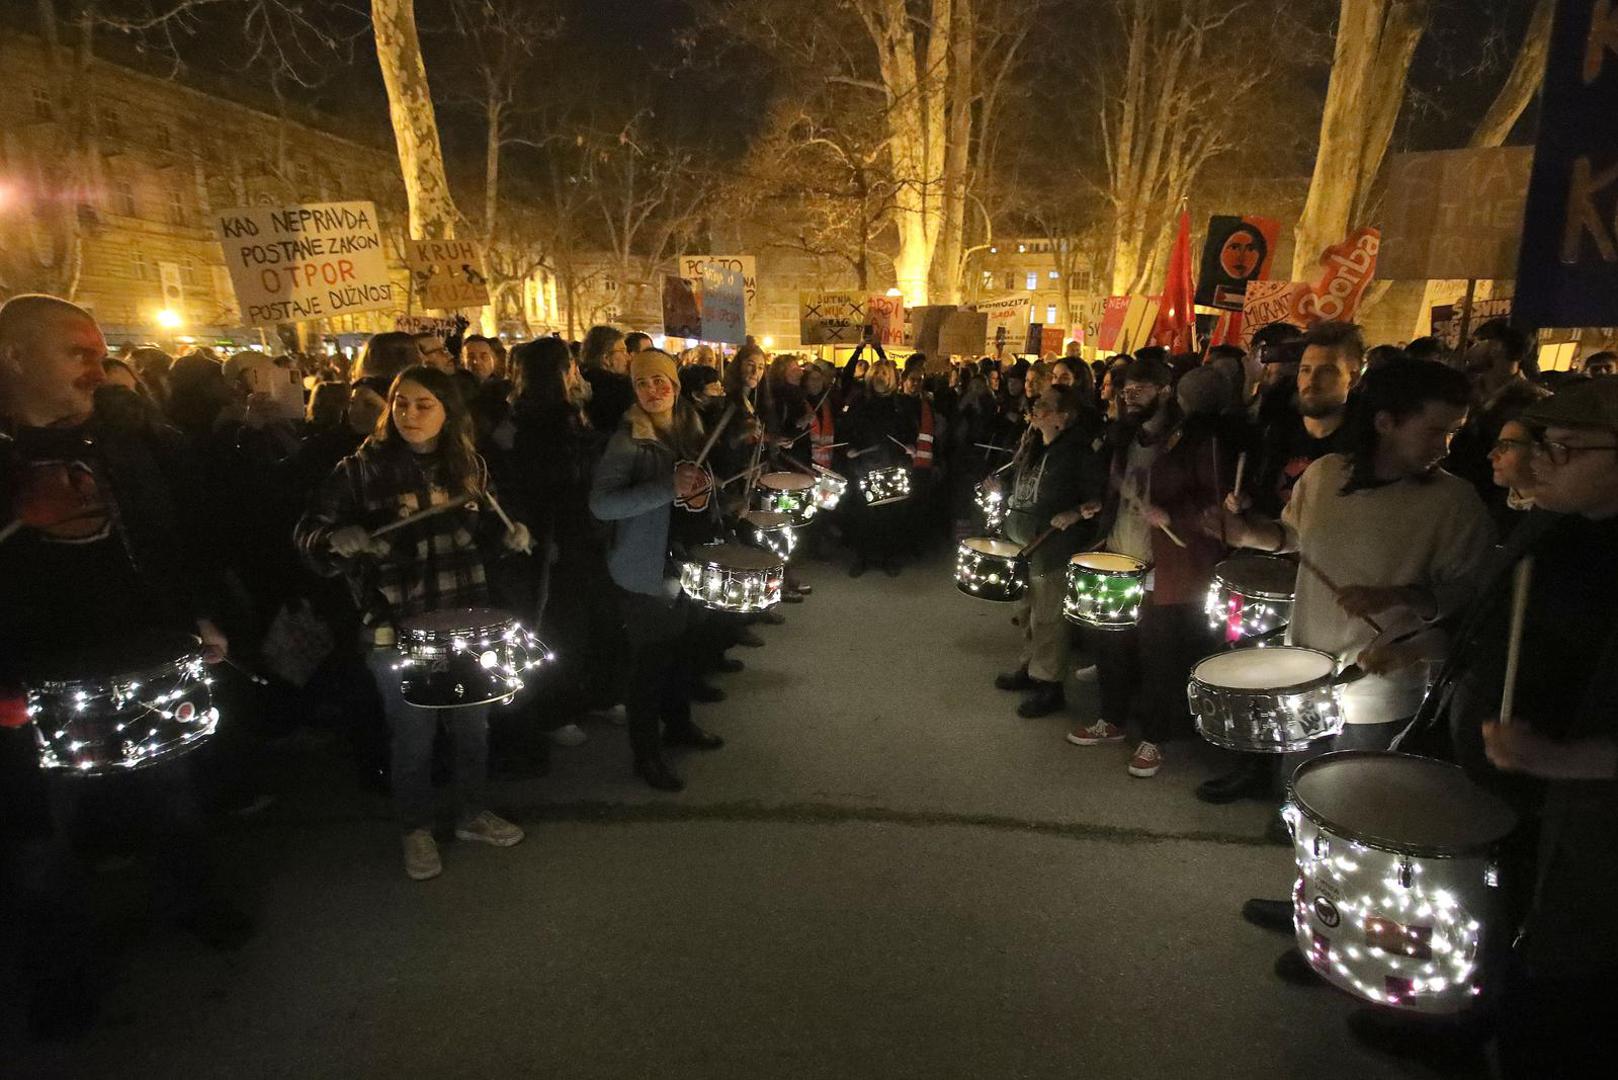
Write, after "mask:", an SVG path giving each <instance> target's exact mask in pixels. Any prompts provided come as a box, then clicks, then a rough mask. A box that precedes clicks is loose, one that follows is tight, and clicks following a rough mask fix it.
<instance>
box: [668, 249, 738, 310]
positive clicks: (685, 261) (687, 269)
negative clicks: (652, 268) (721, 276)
mask: <svg viewBox="0 0 1618 1080" xmlns="http://www.w3.org/2000/svg"><path fill="white" fill-rule="evenodd" d="M674 263H675V266H676V267H677V268H678V275H679V276H680V277H683V278H690V279H691V280H692V281H697V280H699V279H701V277H702V268H703V267H704V266H706V265H708V264H713V265H716V266H722V267H724V268H725V269H727V270H735V271H737V272H738V273H740V274H741V275H742V287H743V288H744V289H745V290H746V292H747V323H748V325H750V326H756V325H758V260H757V259H755V258H754V257H753V256H751V255H681V256H680V257H679V258H678V259H676V260H674Z"/></svg>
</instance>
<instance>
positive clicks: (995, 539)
mask: <svg viewBox="0 0 1618 1080" xmlns="http://www.w3.org/2000/svg"><path fill="white" fill-rule="evenodd" d="M974 540H988V541H990V542H992V543H996V544H1006V545H1009V546H1010V547H1011V548H1012V549H1013V550H1012V552H1011V554H1009V555H1001V554H999V553H998V552H993V551H979V550H978V549H977V548H967V550H969V551H971V552H972V553H973V554H974V555H982V556H984V557H985V558H989V559H1004V560H1006V561H1007V562H1016V561H1017V560H1018V559H1021V558H1023V557H1024V556H1023V553H1022V545H1021V544H1018V543H1016V542H1014V541H1011V540H1007V539H1006V538H1005V537H1003V536H963V537H961V541H960V543H959V544H957V545H956V548H955V551H956V554H959V553H960V550H961V548H963V547H966V546H967V545H968V544H970V543H971V542H972V541H974Z"/></svg>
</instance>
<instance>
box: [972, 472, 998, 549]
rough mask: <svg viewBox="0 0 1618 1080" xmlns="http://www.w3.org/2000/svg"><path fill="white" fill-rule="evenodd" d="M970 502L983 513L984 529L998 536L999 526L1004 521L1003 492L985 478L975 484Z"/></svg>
mask: <svg viewBox="0 0 1618 1080" xmlns="http://www.w3.org/2000/svg"><path fill="white" fill-rule="evenodd" d="M972 502H973V503H974V504H975V505H976V506H977V508H978V510H979V511H981V512H982V514H983V528H984V530H985V531H986V532H988V533H990V534H991V535H994V536H999V535H1000V529H1001V527H1002V526H1003V525H1005V523H1006V496H1005V493H1004V492H1003V491H1001V490H1000V489H999V488H998V487H996V486H995V485H993V484H991V483H989V482H988V481H987V480H985V481H984V482H983V483H981V484H979V485H978V486H977V490H976V492H975V493H974V494H973V496H972Z"/></svg>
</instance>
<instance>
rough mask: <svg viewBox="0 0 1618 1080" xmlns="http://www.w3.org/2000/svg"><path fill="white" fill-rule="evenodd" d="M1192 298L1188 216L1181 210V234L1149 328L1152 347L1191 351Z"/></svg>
mask: <svg viewBox="0 0 1618 1080" xmlns="http://www.w3.org/2000/svg"><path fill="white" fill-rule="evenodd" d="M1191 297H1192V290H1191V214H1190V212H1189V211H1186V210H1181V211H1180V231H1179V232H1178V233H1177V234H1176V235H1175V237H1174V250H1173V251H1172V252H1170V253H1169V273H1168V277H1167V278H1166V279H1165V280H1164V282H1163V297H1162V299H1161V300H1160V301H1159V303H1158V308H1157V324H1156V325H1155V326H1153V327H1152V342H1153V343H1154V344H1157V345H1167V346H1168V348H1169V351H1170V352H1176V353H1184V352H1190V351H1191V349H1192V347H1193V344H1194V342H1195V340H1196V334H1195V333H1194V330H1195V328H1196V322H1197V317H1196V312H1195V311H1193V310H1192V307H1191Z"/></svg>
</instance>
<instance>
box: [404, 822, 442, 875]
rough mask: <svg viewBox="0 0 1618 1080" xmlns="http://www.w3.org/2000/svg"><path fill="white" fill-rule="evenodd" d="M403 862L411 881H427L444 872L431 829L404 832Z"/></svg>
mask: <svg viewBox="0 0 1618 1080" xmlns="http://www.w3.org/2000/svg"><path fill="white" fill-rule="evenodd" d="M404 863H405V873H406V874H407V875H409V877H410V880H411V881H427V880H428V879H430V878H435V877H437V876H438V875H439V874H442V873H443V872H444V864H443V863H442V862H440V861H439V858H438V842H437V841H436V840H434V839H433V834H432V831H431V830H429V829H412V830H411V831H409V832H407V833H405V834H404Z"/></svg>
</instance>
